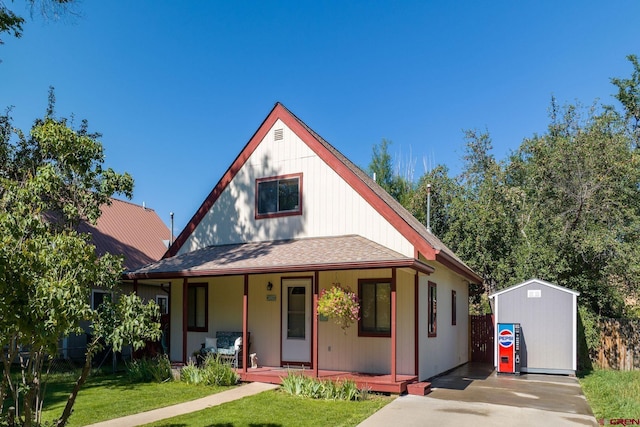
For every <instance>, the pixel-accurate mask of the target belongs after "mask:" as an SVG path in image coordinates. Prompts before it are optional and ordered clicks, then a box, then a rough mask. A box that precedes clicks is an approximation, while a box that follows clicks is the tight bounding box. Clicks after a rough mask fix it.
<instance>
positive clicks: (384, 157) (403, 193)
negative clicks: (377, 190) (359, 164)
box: [368, 139, 412, 203]
mask: <svg viewBox="0 0 640 427" xmlns="http://www.w3.org/2000/svg"><path fill="white" fill-rule="evenodd" d="M390 144H391V141H389V140H387V139H382V141H381V142H380V145H379V146H378V145H374V146H373V155H372V157H371V163H369V168H368V169H369V173H370V174H371V175H372V176H373V177H375V178H374V179H375V181H376V182H377V183H378V184H379V185H380V186H381V187H382V188H384V189H385V190H386V192H387V193H389V194H390V195H391V196H392V197H393V198H394V199H396V200H398V201H399V202H401V203H403V202H405V201H406V198H407V197H409V196H410V193H411V190H412V188H411V183H410V182H408V181H407V180H405V179H404V178H402V177H401V176H400V175H399V174H397V173H395V172H394V170H393V161H392V157H391V154H389V150H388V148H389V145H390Z"/></svg>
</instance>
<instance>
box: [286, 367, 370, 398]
mask: <svg viewBox="0 0 640 427" xmlns="http://www.w3.org/2000/svg"><path fill="white" fill-rule="evenodd" d="M281 387H282V390H283V391H284V392H286V393H289V394H291V395H294V396H302V397H308V398H311V399H325V400H347V401H350V400H366V399H367V397H368V391H367V390H360V389H358V386H357V385H356V383H355V382H354V381H351V380H342V381H331V380H320V379H317V378H312V377H307V376H305V375H302V374H296V373H292V372H289V374H288V375H287V376H286V377H283V378H282V386H281Z"/></svg>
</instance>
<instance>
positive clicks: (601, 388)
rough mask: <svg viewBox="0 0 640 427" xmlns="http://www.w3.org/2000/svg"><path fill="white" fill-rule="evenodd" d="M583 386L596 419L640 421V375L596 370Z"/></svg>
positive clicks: (581, 379)
mask: <svg viewBox="0 0 640 427" xmlns="http://www.w3.org/2000/svg"><path fill="white" fill-rule="evenodd" d="M580 384H581V385H582V390H583V391H584V394H585V396H586V397H587V400H588V402H589V405H591V409H592V410H593V413H594V415H595V416H596V418H598V419H600V418H605V419H611V418H634V419H635V418H639V417H640V371H608V370H595V371H592V372H591V373H589V374H586V375H584V376H582V377H581V378H580Z"/></svg>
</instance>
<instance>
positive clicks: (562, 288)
mask: <svg viewBox="0 0 640 427" xmlns="http://www.w3.org/2000/svg"><path fill="white" fill-rule="evenodd" d="M533 283H535V284H538V285H541V286H547V287H549V288H553V289H557V290H559V291H562V292H567V293H570V294H574V295H576V296H578V295H580V292H577V291H574V290H571V289H569V288H565V287H564V286H559V285H554V284H553V283H549V282H546V281H544V280H540V279H529V280H527V281H526V282H522V283H520V284H518V285H513V286H510V287H508V288H506V289H503V290H501V291H498V292H496V293H494V294H491V295H489V298H494V297H497V296H498V295H502V294H504V293H507V292H511V291H514V290H516V289H518V288H521V287H523V286H528V285H531V284H533Z"/></svg>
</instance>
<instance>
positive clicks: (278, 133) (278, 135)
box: [273, 129, 284, 141]
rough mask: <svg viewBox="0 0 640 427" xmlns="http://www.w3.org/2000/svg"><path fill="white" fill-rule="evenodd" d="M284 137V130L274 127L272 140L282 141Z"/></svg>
mask: <svg viewBox="0 0 640 427" xmlns="http://www.w3.org/2000/svg"><path fill="white" fill-rule="evenodd" d="M283 139H284V130H283V129H276V130H274V131H273V140H274V141H282V140H283Z"/></svg>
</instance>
